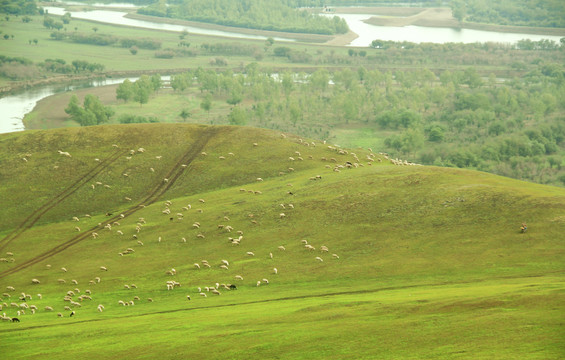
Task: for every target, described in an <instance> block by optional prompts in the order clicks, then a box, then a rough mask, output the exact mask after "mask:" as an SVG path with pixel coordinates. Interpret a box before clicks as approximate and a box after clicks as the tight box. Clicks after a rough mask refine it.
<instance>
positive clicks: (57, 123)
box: [25, 85, 118, 130]
mask: <svg viewBox="0 0 565 360" xmlns="http://www.w3.org/2000/svg"><path fill="white" fill-rule="evenodd" d="M117 87H118V85H108V86H100V87H95V88H88V89H81V90H76V91H73V92H65V93H61V94H55V95H52V96H48V97H46V98H44V99H41V100H40V101H38V102H37V104H36V105H35V108H34V109H33V113H35V114H36V116H34V117H33V118H32V119H31V120H29V121H26V122H25V127H26V129H28V130H29V129H44V128H45V127H46V126H47V127H48V128H51V127H63V126H64V123H65V122H66V121H69V120H70V117H69V115H68V114H67V113H66V112H65V108H66V107H67V105H68V104H69V100H70V99H71V96H72V95H73V94H76V95H77V97H78V100H79V102H80V104H82V103H83V101H84V97H85V96H86V95H87V94H92V95H95V96H97V97H98V98H99V99H100V101H101V102H102V103H103V104H104V105H108V104H112V103H115V102H116V88H117Z"/></svg>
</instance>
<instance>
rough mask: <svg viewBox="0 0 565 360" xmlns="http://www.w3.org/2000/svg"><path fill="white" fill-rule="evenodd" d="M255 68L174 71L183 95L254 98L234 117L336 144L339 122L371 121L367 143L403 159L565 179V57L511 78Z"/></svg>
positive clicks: (235, 100) (232, 100) (366, 124)
mask: <svg viewBox="0 0 565 360" xmlns="http://www.w3.org/2000/svg"><path fill="white" fill-rule="evenodd" d="M252 65H253V64H252ZM252 65H250V66H248V68H247V72H246V74H245V77H244V76H243V74H235V76H234V74H233V73H232V72H231V71H230V70H228V71H226V72H224V73H219V74H218V73H216V72H214V71H205V70H202V69H200V70H198V71H196V72H194V73H188V74H182V75H176V76H174V78H173V81H172V83H171V85H172V86H173V89H176V90H177V91H181V92H182V91H185V90H184V89H188V88H192V87H194V86H195V87H197V88H199V89H200V90H201V91H204V92H205V93H211V94H214V97H216V98H217V97H218V96H222V97H223V98H224V99H225V101H226V102H228V103H229V104H232V105H237V104H239V103H245V104H246V106H245V107H244V109H245V111H244V112H243V114H242V113H241V108H239V107H236V108H234V110H233V111H232V112H236V113H234V114H230V116H228V121H229V122H230V123H232V124H238V125H244V124H248V125H252V126H260V127H266V128H272V129H278V130H284V131H289V132H294V133H298V134H302V135H305V136H312V137H316V138H321V139H325V140H330V141H336V139H335V138H334V134H335V132H336V131H337V130H338V129H344V128H364V129H365V131H367V132H369V133H370V136H371V137H373V140H372V143H371V141H370V140H368V139H365V140H363V141H369V143H368V144H367V145H370V146H373V147H376V148H379V149H381V150H385V151H388V152H389V153H390V154H391V155H393V156H398V157H409V158H410V159H413V160H415V161H418V162H421V163H424V164H435V165H441V166H456V167H464V168H472V169H478V170H483V171H489V172H494V173H497V174H501V175H505V176H510V177H516V178H521V179H528V180H531V181H536V182H540V183H551V184H561V185H563V184H565V163H564V162H563V159H564V155H565V121H564V120H565V115H564V114H565V107H564V105H563V104H565V97H564V94H565V91H564V86H565V81H564V80H565V79H564V71H563V66H562V65H560V64H544V65H540V66H538V67H537V68H536V69H534V70H532V71H530V72H529V73H527V74H526V75H524V76H522V77H515V78H513V79H510V80H509V81H505V82H503V83H501V82H499V81H497V80H496V78H495V77H494V76H491V77H490V78H487V79H484V78H482V77H481V76H480V75H479V74H478V73H477V72H476V70H475V69H474V68H467V69H466V70H462V71H454V72H451V71H444V72H442V73H440V74H438V75H439V76H438V75H436V74H434V73H433V72H431V71H429V70H426V69H424V70H421V71H406V72H405V71H395V72H394V73H393V72H380V71H378V70H366V69H364V68H358V69H356V70H353V69H352V70H350V69H345V70H342V71H335V72H332V73H330V72H328V71H327V70H325V69H320V70H317V71H316V72H314V73H312V74H311V75H306V74H302V75H300V74H292V73H290V72H286V73H284V74H279V77H273V76H272V75H271V74H270V73H266V72H264V71H262V70H260V69H258V67H257V66H256V65H255V66H252ZM277 78H280V81H278V80H277ZM192 79H196V83H193V80H192ZM329 83H332V84H333V85H328V84H329ZM217 121H218V120H217ZM219 121H220V122H221V120H219ZM384 134H389V135H388V136H387V135H384ZM348 145H361V144H360V143H356V142H355V141H354V142H353V143H351V144H348Z"/></svg>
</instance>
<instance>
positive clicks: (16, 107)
mask: <svg viewBox="0 0 565 360" xmlns="http://www.w3.org/2000/svg"><path fill="white" fill-rule="evenodd" d="M116 6H118V4H116ZM119 6H120V7H122V8H123V7H133V5H131V4H130V5H129V6H128V4H119ZM45 9H46V10H48V11H49V13H50V14H55V15H63V14H64V13H65V10H64V8H61V7H45ZM126 14H127V13H126V12H123V11H111V10H94V11H79V12H71V16H72V17H74V18H77V19H85V20H94V21H99V22H105V23H111V24H120V25H127V26H134V27H142V28H149V29H159V30H171V31H179V32H182V31H184V30H186V31H188V32H189V33H190V32H192V33H195V34H205V35H215V36H224V37H232V38H247V39H266V37H264V36H254V35H247V34H240V33H236V32H225V31H219V30H212V29H201V28H196V27H190V26H182V25H173V24H165V23H153V22H149V21H141V20H135V19H128V18H125V17H124V16H125V15H126ZM332 16H333V15H332ZM339 16H341V17H343V18H344V19H345V20H346V21H347V24H348V25H349V28H350V29H351V30H352V31H353V32H355V33H357V34H358V35H359V37H358V38H356V39H355V40H353V42H351V43H350V44H349V46H359V47H366V46H369V45H370V44H371V42H372V41H373V40H375V39H380V40H391V41H411V42H415V43H420V42H435V43H447V42H462V43H472V42H487V41H492V42H507V43H515V42H516V41H518V40H521V39H531V40H533V41H538V40H540V39H549V40H553V41H556V42H559V39H560V37H559V36H545V35H532V34H515V33H499V32H492V31H479V30H470V29H451V28H426V27H421V26H405V27H392V26H375V25H370V24H366V23H364V22H363V20H365V19H367V18H369V17H370V16H371V15H366V14H365V15H358V14H340V15H339ZM275 40H279V41H292V39H283V38H275ZM123 80H124V79H108V80H102V81H91V82H89V83H86V84H85V83H82V84H81V85H78V86H77V85H74V86H72V85H69V86H60V85H59V86H46V87H42V88H35V89H30V90H26V91H23V92H22V93H20V94H16V95H10V96H6V97H3V98H0V133H6V132H13V131H21V130H24V126H23V122H22V120H23V118H24V116H25V114H27V113H28V112H30V111H32V110H33V108H34V107H35V105H36V103H37V102H38V101H39V100H41V99H43V98H45V97H47V96H50V95H53V94H56V93H59V92H63V91H71V90H73V89H76V88H78V87H81V88H83V87H94V86H103V85H111V84H116V83H121V82H123ZM132 81H135V78H134V79H132Z"/></svg>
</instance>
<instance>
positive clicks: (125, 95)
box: [116, 79, 135, 102]
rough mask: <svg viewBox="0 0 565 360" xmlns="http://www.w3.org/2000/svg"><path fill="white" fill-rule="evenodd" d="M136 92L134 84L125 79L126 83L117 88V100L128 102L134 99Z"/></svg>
mask: <svg viewBox="0 0 565 360" xmlns="http://www.w3.org/2000/svg"><path fill="white" fill-rule="evenodd" d="M134 91H135V87H134V84H133V83H132V82H131V81H130V80H129V79H125V80H124V82H123V83H121V84H120V85H118V87H117V88H116V99H118V100H123V101H124V102H128V101H129V100H132V99H133V96H134Z"/></svg>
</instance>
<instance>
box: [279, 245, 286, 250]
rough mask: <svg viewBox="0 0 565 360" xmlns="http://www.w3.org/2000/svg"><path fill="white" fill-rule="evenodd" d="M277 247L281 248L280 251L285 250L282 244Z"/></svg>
mask: <svg viewBox="0 0 565 360" xmlns="http://www.w3.org/2000/svg"><path fill="white" fill-rule="evenodd" d="M278 249H279V250H281V251H285V250H286V248H285V247H284V246H283V245H281V246H279V247H278Z"/></svg>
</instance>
